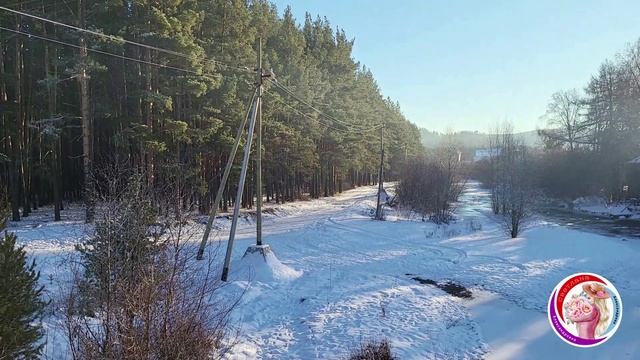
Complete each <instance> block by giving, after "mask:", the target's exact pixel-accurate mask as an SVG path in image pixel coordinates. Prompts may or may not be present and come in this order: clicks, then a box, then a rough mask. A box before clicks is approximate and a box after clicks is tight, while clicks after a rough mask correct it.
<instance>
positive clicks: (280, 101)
mask: <svg viewBox="0 0 640 360" xmlns="http://www.w3.org/2000/svg"><path fill="white" fill-rule="evenodd" d="M265 93H267V94H269V96H271V98H272V99H274V100H276V101H277V102H279V103H281V104H282V105H284V106H286V107H288V108H289V109H291V110H293V111H295V112H296V113H298V114H299V115H302V116H304V117H306V118H308V119H310V120H313V121H316V122H317V123H319V124H320V125H324V126H326V127H327V128H329V129H331V130H334V131H338V132H344V129H338V128H335V127H333V126H331V125H329V124H327V123H325V122H322V121H320V120H319V119H316V118H313V117H311V116H309V114H306V113H304V112H302V111H300V110H298V109H296V108H295V107H293V106H291V105H289V104H287V103H286V102H284V101H283V100H281V99H279V98H277V97H275V96H274V95H271V93H270V92H268V91H267V92H265Z"/></svg>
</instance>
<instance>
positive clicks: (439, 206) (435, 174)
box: [397, 144, 465, 224]
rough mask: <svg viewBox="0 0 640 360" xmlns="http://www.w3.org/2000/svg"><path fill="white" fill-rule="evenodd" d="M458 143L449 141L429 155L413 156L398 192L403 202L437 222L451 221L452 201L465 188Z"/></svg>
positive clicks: (402, 175) (455, 199) (404, 171)
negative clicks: (455, 144)
mask: <svg viewBox="0 0 640 360" xmlns="http://www.w3.org/2000/svg"><path fill="white" fill-rule="evenodd" d="M464 185H465V180H464V177H463V176H462V172H461V164H460V157H459V152H458V150H457V147H455V146H454V145H453V144H447V145H445V146H443V147H441V148H439V149H438V150H437V151H436V152H435V153H434V154H432V156H430V157H420V158H416V159H413V160H410V161H409V163H408V164H407V166H406V167H405V169H404V170H403V172H402V174H401V178H400V182H399V184H398V189H397V194H398V197H399V199H400V203H401V204H402V205H403V206H407V207H409V208H411V209H413V210H415V211H418V212H420V213H421V214H422V215H423V219H424V218H426V217H429V219H430V220H432V221H434V222H435V223H438V224H440V223H448V222H449V221H450V220H451V217H452V211H453V204H454V203H455V202H456V201H457V200H458V197H459V196H460V194H461V193H462V190H463V189H464Z"/></svg>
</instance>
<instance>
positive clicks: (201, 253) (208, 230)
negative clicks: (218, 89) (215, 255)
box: [196, 94, 255, 260]
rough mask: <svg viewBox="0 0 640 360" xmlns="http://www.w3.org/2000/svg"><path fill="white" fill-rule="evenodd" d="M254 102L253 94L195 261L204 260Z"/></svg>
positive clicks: (239, 128)
mask: <svg viewBox="0 0 640 360" xmlns="http://www.w3.org/2000/svg"><path fill="white" fill-rule="evenodd" d="M254 100H255V94H254V97H253V99H251V105H249V111H248V112H247V115H246V116H245V117H244V118H243V119H242V122H241V123H240V126H239V127H238V133H237V134H236V141H235V143H234V144H233V148H232V149H231V153H229V158H228V159H227V165H226V166H225V168H224V173H223V174H222V179H221V180H220V185H218V192H217V193H216V199H215V200H214V201H213V206H212V207H211V211H210V212H209V220H208V221H207V227H206V228H205V229H204V235H203V236H202V241H201V242H200V248H199V249H198V255H197V256H196V259H198V260H202V259H204V248H205V247H206V246H207V241H209V234H210V233H211V228H212V227H213V221H214V220H215V218H216V214H217V213H218V207H219V206H220V201H222V195H223V194H224V189H225V187H226V186H227V180H228V179H229V173H231V168H232V167H233V161H234V160H235V158H236V152H237V151H238V147H240V140H242V134H243V133H244V127H245V126H246V124H247V119H248V118H249V117H250V116H251V114H252V109H253V108H254V106H255V103H254Z"/></svg>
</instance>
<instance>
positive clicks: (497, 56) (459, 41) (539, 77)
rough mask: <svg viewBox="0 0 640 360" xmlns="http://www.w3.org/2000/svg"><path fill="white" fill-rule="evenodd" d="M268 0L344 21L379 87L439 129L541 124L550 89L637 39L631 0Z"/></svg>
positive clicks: (577, 80) (576, 83) (637, 9)
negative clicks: (502, 123) (508, 124)
mask: <svg viewBox="0 0 640 360" xmlns="http://www.w3.org/2000/svg"><path fill="white" fill-rule="evenodd" d="M274 2H275V3H276V5H277V6H278V9H279V11H280V12H282V11H283V10H284V8H285V7H286V6H287V5H291V8H292V10H293V13H294V15H295V16H296V18H297V20H298V22H302V21H303V20H304V13H305V12H306V11H308V12H310V13H311V14H312V15H313V16H314V17H315V15H317V14H319V15H321V16H326V17H327V18H328V19H329V21H330V22H331V24H332V25H333V26H334V27H335V26H338V27H340V28H343V29H344V30H345V31H346V33H347V35H348V36H349V37H350V38H355V47H354V57H355V58H356V59H357V60H358V61H360V62H361V63H363V64H365V65H366V66H368V67H369V68H371V70H372V71H373V73H374V75H375V77H376V79H377V81H378V84H379V85H380V87H381V88H382V91H383V93H384V95H385V96H390V97H391V98H393V99H394V100H398V101H399V102H400V105H401V107H402V110H403V112H404V113H405V115H406V116H407V118H408V119H409V120H411V121H413V122H414V123H416V124H418V125H419V126H422V127H425V128H428V129H430V130H438V131H446V130H456V131H458V130H479V131H488V130H489V128H490V127H491V126H493V125H494V124H496V123H497V122H499V121H503V120H505V119H508V120H510V121H511V122H513V124H514V125H515V128H516V130H518V131H526V130H533V129H535V128H536V127H540V126H543V125H544V123H543V122H541V120H540V119H539V118H540V116H541V115H543V114H544V112H545V109H546V106H547V103H548V101H549V98H550V97H551V95H552V94H553V93H554V92H555V91H557V90H560V89H570V88H577V89H581V88H583V87H584V86H585V85H586V84H587V82H588V80H589V78H590V77H591V75H592V74H594V73H595V72H596V71H597V69H598V66H599V65H600V64H601V63H602V62H603V61H604V60H605V59H608V58H613V57H614V56H615V54H616V53H617V52H620V51H622V50H624V48H625V46H626V45H627V44H628V43H631V42H634V41H635V40H636V39H638V38H639V37H640V21H639V17H638V16H639V14H640V1H637V0H636V1H604V0H602V1H596V0H581V1H578V0H571V1H569V0H564V1H561V0H557V1H549V0H537V1H533V0H532V1H498V0H495V1H491V0H486V1H479V0H478V1H472V0H468V1H461V0H458V1H445V0H440V1H429V0H397V1H382V0H315V1H314V0H275V1H274Z"/></svg>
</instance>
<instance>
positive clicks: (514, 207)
mask: <svg viewBox="0 0 640 360" xmlns="http://www.w3.org/2000/svg"><path fill="white" fill-rule="evenodd" d="M489 146H490V149H491V150H490V158H489V164H490V172H491V174H490V176H489V178H490V184H489V187H490V189H491V205H492V209H493V212H494V214H496V215H498V216H500V217H501V221H502V223H503V225H504V227H505V230H506V232H507V233H508V234H509V236H511V237H512V238H514V237H517V236H518V234H519V233H520V231H521V230H522V228H523V225H524V224H525V222H526V220H527V219H528V217H529V216H530V213H531V212H530V206H531V203H532V202H533V201H534V190H533V185H534V184H533V182H532V180H531V178H532V173H531V171H530V169H531V164H530V162H531V161H530V158H529V153H528V149H527V147H526V146H525V145H524V144H523V143H522V141H519V140H518V139H516V138H515V137H514V135H513V127H512V126H511V124H509V123H504V124H503V125H502V126H498V127H496V131H495V133H494V135H493V136H492V138H491V140H490V145H489Z"/></svg>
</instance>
